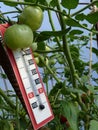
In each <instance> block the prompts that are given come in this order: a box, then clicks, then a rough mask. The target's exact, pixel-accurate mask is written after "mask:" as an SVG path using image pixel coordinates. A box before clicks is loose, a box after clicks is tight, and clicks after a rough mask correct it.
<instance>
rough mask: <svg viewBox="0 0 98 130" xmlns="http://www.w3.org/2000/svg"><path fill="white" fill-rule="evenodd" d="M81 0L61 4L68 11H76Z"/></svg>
mask: <svg viewBox="0 0 98 130" xmlns="http://www.w3.org/2000/svg"><path fill="white" fill-rule="evenodd" d="M78 3H79V0H68V1H67V0H62V2H61V4H62V5H63V6H64V7H65V8H67V9H75V8H76V7H77V6H78Z"/></svg>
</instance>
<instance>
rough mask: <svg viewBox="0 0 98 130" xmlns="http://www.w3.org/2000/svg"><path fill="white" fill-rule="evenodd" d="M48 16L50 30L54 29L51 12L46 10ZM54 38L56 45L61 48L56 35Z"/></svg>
mask: <svg viewBox="0 0 98 130" xmlns="http://www.w3.org/2000/svg"><path fill="white" fill-rule="evenodd" d="M48 16H49V21H50V24H51V27H52V30H53V31H55V27H54V24H53V20H52V17H51V12H50V10H48ZM55 38H56V41H57V44H58V46H59V47H60V48H61V44H60V42H59V39H58V37H55Z"/></svg>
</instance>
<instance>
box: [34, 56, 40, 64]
mask: <svg viewBox="0 0 98 130" xmlns="http://www.w3.org/2000/svg"><path fill="white" fill-rule="evenodd" d="M34 60H35V62H36V64H37V65H38V64H39V58H38V57H35V58H34Z"/></svg>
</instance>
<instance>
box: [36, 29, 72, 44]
mask: <svg viewBox="0 0 98 130" xmlns="http://www.w3.org/2000/svg"><path fill="white" fill-rule="evenodd" d="M70 29H71V28H70V27H69V28H67V29H66V30H64V31H43V32H41V33H40V34H38V33H35V37H36V38H35V39H36V41H37V42H40V41H44V40H47V39H49V38H50V37H55V36H59V37H60V36H63V35H65V34H66V33H68V32H69V30H70Z"/></svg>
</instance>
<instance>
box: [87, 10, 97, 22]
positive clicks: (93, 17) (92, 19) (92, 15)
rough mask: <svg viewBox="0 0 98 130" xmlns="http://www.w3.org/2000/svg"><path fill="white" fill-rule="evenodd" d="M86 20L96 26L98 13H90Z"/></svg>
mask: <svg viewBox="0 0 98 130" xmlns="http://www.w3.org/2000/svg"><path fill="white" fill-rule="evenodd" d="M86 20H87V21H88V22H90V23H91V24H96V23H97V22H98V11H97V12H95V13H90V14H88V15H87V16H86Z"/></svg>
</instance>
